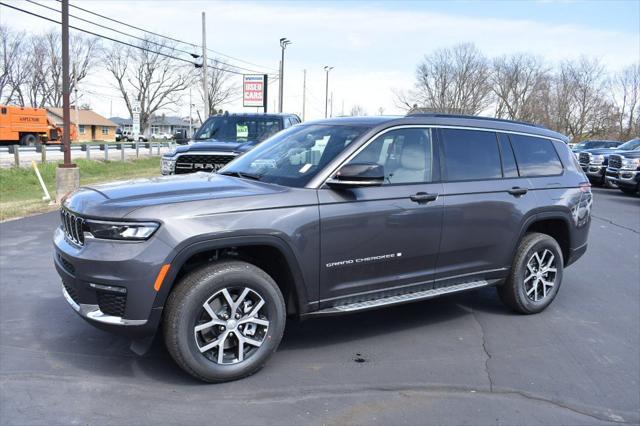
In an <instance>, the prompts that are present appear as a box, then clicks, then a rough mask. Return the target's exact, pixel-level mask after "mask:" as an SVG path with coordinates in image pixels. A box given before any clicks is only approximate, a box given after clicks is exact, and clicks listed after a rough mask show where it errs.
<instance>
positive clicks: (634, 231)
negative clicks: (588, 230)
mask: <svg viewBox="0 0 640 426" xmlns="http://www.w3.org/2000/svg"><path fill="white" fill-rule="evenodd" d="M591 217H594V218H596V219H599V220H602V221H603V222H607V223H608V224H610V225H613V226H617V227H618V228H621V229H624V230H626V231H631V232H633V233H636V234H640V231H638V230H637V229H633V228H629V227H628V226H625V225H620V224H619V223H615V222H614V221H612V220H611V219H607V218H605V217H600V216H596V215H594V214H592V215H591Z"/></svg>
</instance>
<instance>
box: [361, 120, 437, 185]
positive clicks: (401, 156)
mask: <svg viewBox="0 0 640 426" xmlns="http://www.w3.org/2000/svg"><path fill="white" fill-rule="evenodd" d="M432 152H433V149H432V143H431V132H430V130H429V129H398V130H392V131H390V132H388V133H385V134H384V135H381V136H379V137H378V138H377V139H375V140H374V141H373V142H371V143H370V144H369V145H367V147H366V148H364V149H363V150H362V151H360V152H359V153H358V154H357V155H356V156H355V157H354V158H353V159H352V160H351V161H350V163H377V164H379V165H381V166H382V167H384V175H385V183H384V184H385V185H390V184H407V183H423V182H431V181H432V180H433V172H432V171H433V166H432V165H433V155H432Z"/></svg>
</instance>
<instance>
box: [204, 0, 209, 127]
mask: <svg viewBox="0 0 640 426" xmlns="http://www.w3.org/2000/svg"><path fill="white" fill-rule="evenodd" d="M208 75H209V63H208V62H207V19H206V17H205V14H204V12H202V89H203V93H204V118H205V120H206V119H207V118H209V114H210V113H211V111H209V83H208V82H207V77H208Z"/></svg>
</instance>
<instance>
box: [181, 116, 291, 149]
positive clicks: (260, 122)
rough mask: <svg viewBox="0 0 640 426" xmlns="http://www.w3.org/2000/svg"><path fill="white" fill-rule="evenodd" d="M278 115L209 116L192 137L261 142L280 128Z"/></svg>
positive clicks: (197, 138) (196, 138)
mask: <svg viewBox="0 0 640 426" xmlns="http://www.w3.org/2000/svg"><path fill="white" fill-rule="evenodd" d="M281 122H282V120H281V119H280V118H279V117H260V116H254V117H251V116H248V117H242V116H233V115H229V116H216V117H210V118H209V119H208V120H207V121H205V123H204V124H203V125H202V127H200V129H198V131H197V132H196V134H195V136H194V139H195V140H196V141H198V140H205V139H216V140H219V141H238V142H243V141H244V142H246V141H253V142H262V141H263V140H265V139H267V138H268V137H269V136H271V135H274V134H276V133H277V132H279V131H280V129H281V128H282V124H281Z"/></svg>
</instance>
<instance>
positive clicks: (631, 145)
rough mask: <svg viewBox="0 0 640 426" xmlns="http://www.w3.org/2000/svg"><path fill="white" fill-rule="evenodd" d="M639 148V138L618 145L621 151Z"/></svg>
mask: <svg viewBox="0 0 640 426" xmlns="http://www.w3.org/2000/svg"><path fill="white" fill-rule="evenodd" d="M638 148H640V138H636V139H631V140H630V141H628V142H625V143H623V144H622V145H620V146H619V147H618V149H620V150H622V151H633V150H636V149H638Z"/></svg>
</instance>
